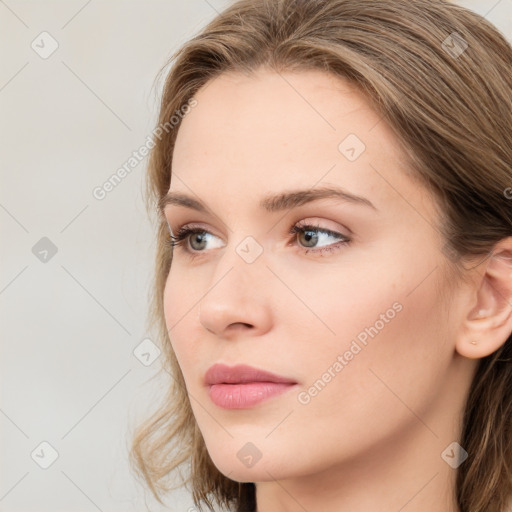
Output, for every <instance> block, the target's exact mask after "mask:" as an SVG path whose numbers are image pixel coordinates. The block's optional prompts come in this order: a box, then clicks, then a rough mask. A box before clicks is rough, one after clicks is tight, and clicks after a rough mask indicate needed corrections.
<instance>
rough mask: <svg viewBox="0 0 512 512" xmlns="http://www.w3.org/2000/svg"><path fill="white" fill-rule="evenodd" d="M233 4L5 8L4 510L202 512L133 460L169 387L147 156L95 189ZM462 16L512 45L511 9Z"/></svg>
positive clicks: (219, 0) (503, 5) (1, 157)
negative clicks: (181, 60) (149, 316)
mask: <svg viewBox="0 0 512 512" xmlns="http://www.w3.org/2000/svg"><path fill="white" fill-rule="evenodd" d="M229 3H231V2H228V1H226V0H187V1H184V0H182V1H179V0H166V1H157V0H144V1H143V0H138V1H135V0H131V1H129V0H124V1H123V0H112V1H106V0H88V1H87V0H61V1H43V0H39V1H36V0H34V1H19V0H0V62H1V66H0V149H1V151H0V172H1V184H0V227H1V243H0V269H1V272H0V322H1V323H0V325H1V337H0V343H1V345H0V375H1V388H0V390H1V391H0V512H61V511H62V512H85V511H98V510H99V511H101V512H121V511H123V512H130V511H138V512H142V511H144V510H152V511H160V510H171V511H179V512H192V511H194V510H195V508H193V502H192V500H191V498H190V496H189V495H188V494H187V493H186V492H184V491H176V492H172V493H171V494H170V495H169V496H168V499H167V507H166V508H164V507H162V506H160V505H159V504H158V503H156V502H155V501H154V500H152V498H151V496H150V495H149V493H148V492H147V491H145V489H144V487H143V486H141V485H140V484H139V483H138V482H137V481H136V479H135V477H134V474H133V473H132V472H131V470H130V468H129V464H128V459H127V448H128V446H129V441H130V434H131V429H132V427H133V424H134V422H135V421H136V420H137V418H141V417H142V416H144V413H145V412H146V411H148V410H151V407H152V405H153V404H154V403H155V401H156V400H158V399H159V397H160V396H161V395H162V389H163V386H164V381H163V380H162V379H161V378H159V377H157V378H154V379H152V377H154V376H155V375H158V369H159V364H160V363H161V360H162V358H161V357H157V358H156V359H155V360H154V361H153V362H152V363H151V364H148V359H153V358H154V355H155V354H154V353H152V355H151V357H150V356H147V355H146V356H145V358H146V359H144V358H143V357H140V355H141V354H147V353H148V347H151V345H147V343H148V342H147V341H146V342H144V343H146V345H140V344H141V343H142V342H143V340H145V339H146V338H147V337H148V333H147V332H146V313H147V302H148V290H149V284H150V280H151V278H152V265H153V252H154V250H155V244H154V229H153V226H152V225H151V224H150V222H149V219H148V217H147V214H146V211H145V206H144V203H143V187H144V173H145V167H146V163H147V159H144V160H142V161H141V162H140V163H139V162H138V163H137V165H133V166H132V167H131V168H130V173H128V174H127V175H126V176H125V177H124V179H123V180H122V181H121V182H120V183H119V184H118V185H117V186H116V187H115V188H113V190H111V191H109V192H108V193H107V194H105V197H104V198H103V199H97V198H96V197H95V196H94V194H93V190H94V189H95V188H97V187H101V186H102V185H103V184H104V183H105V181H107V180H108V179H109V177H110V176H111V175H112V174H114V173H115V172H116V170H117V169H119V167H121V166H122V165H123V164H125V163H126V162H127V161H128V159H129V158H130V157H132V156H133V155H132V154H133V152H134V151H137V150H138V149H139V148H140V147H141V146H142V145H143V144H144V143H145V141H146V140H147V137H148V135H150V134H151V132H152V130H153V128H154V122H155V118H156V115H157V106H158V99H159V93H160V89H159V87H158V83H156V84H155V82H154V80H155V77H156V75H157V73H158V71H159V70H160V68H161V67H162V66H163V65H164V64H165V63H166V61H167V60H168V58H169V57H170V55H171V54H172V53H173V52H174V51H175V50H176V49H177V48H178V47H179V46H180V45H181V44H183V43H184V42H185V41H186V40H187V39H189V38H190V37H192V36H193V35H194V34H196V33H197V32H198V31H199V30H200V29H201V27H203V26H204V25H205V24H206V22H208V21H209V20H210V19H211V18H212V17H213V16H215V15H216V14H217V12H218V11H221V10H222V9H223V8H224V7H225V6H226V5H228V4H229ZM459 3H460V4H462V5H464V6H466V7H469V8H471V9H473V10H475V11H477V12H478V13H480V14H482V15H485V16H486V17H487V18H488V19H489V20H490V21H491V22H492V23H494V24H495V25H496V26H497V27H498V28H499V29H500V30H501V31H502V32H503V33H504V34H505V35H506V37H507V38H508V39H509V40H512V0H490V1H488V0H485V1H469V0H466V1H463V2H462V1H461V2H459ZM52 52H53V53H52ZM132 164H133V161H132ZM139 346H140V348H137V347H139ZM134 351H135V353H134ZM136 354H139V357H140V359H139V358H138V357H137V356H136ZM150 379H151V380H150ZM44 466H48V467H46V469H45V467H44Z"/></svg>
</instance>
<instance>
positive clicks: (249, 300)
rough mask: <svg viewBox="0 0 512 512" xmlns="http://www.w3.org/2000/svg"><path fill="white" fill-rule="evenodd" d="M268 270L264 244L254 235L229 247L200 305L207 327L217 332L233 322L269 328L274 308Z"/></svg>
mask: <svg viewBox="0 0 512 512" xmlns="http://www.w3.org/2000/svg"><path fill="white" fill-rule="evenodd" d="M266 270H267V269H266V267H265V258H264V254H263V247H262V245H261V244H259V243H258V242H257V241H256V240H255V239H254V238H253V237H245V238H244V239H242V241H241V242H239V243H238V244H237V245H235V246H232V247H229V248H225V249H224V250H223V253H222V255H221V256H219V259H218V260H217V262H216V268H215V271H214V272H213V275H212V280H211V283H210V287H209V291H208V292H207V293H205V295H204V296H203V298H202V300H201V301H200V304H199V319H200V321H201V323H202V324H203V326H204V327H206V328H207V329H208V330H210V331H211V332H215V333H217V334H218V333H220V332H222V331H224V329H226V327H228V326H229V325H230V324H233V323H243V324H249V325H251V326H253V327H257V328H258V329H257V330H258V331H261V329H266V328H267V324H268V321H269V314H270V310H271V308H270V304H269V299H270V297H267V294H268V291H266V290H267V287H266V286H265V283H264V280H265V279H268V275H266Z"/></svg>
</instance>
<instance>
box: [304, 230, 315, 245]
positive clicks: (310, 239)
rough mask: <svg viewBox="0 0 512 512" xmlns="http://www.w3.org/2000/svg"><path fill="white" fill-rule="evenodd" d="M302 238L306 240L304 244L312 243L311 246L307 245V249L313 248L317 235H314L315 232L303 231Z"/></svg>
mask: <svg viewBox="0 0 512 512" xmlns="http://www.w3.org/2000/svg"><path fill="white" fill-rule="evenodd" d="M304 238H305V239H306V244H309V243H310V242H313V243H312V244H310V245H308V247H314V246H315V244H316V242H317V240H318V235H317V234H316V233H315V231H304Z"/></svg>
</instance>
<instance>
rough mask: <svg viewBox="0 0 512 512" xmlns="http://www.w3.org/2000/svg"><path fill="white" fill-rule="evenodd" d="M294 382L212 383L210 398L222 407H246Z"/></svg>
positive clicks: (279, 392)
mask: <svg viewBox="0 0 512 512" xmlns="http://www.w3.org/2000/svg"><path fill="white" fill-rule="evenodd" d="M294 386H295V384H291V383H290V384H284V383H278V382H247V383H244V384H213V385H211V386H210V398H211V399H212V402H213V403H214V404H215V405H218V406H219V407H222V408H224V409H247V408H249V407H253V406H255V405H257V404H259V403H261V402H263V401H264V400H267V399H269V398H271V397H274V396H277V395H280V394H281V393H284V392H285V391H288V390H289V389H291V388H292V387H294Z"/></svg>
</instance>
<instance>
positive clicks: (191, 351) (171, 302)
mask: <svg viewBox="0 0 512 512" xmlns="http://www.w3.org/2000/svg"><path fill="white" fill-rule="evenodd" d="M195 290H196V288H195V286H194V282H193V281H191V280H190V279H188V278H187V275H186V273H185V272H183V271H175V270H173V269H172V267H171V272H170V273H169V275H168V277H167V282H166V286H165V290H164V316H165V323H166V326H167V331H168V333H169V339H170V342H171V345H172V348H173V351H174V353H175V354H176V357H177V359H178V362H179V364H180V367H181V368H182V369H183V373H184V377H185V380H187V379H186V377H187V374H188V372H187V368H188V367H192V366H193V365H194V364H195V363H196V362H197V361H199V357H198V354H199V351H198V350H196V346H195V344H194V343H195V342H194V340H195V339H197V337H195V336H194V335H193V332H194V329H197V325H199V322H198V320H197V318H196V317H195V316H194V315H197V308H194V305H197V303H198V301H199V300H200V298H201V297H202V295H204V291H203V292H200V291H195Z"/></svg>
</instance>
